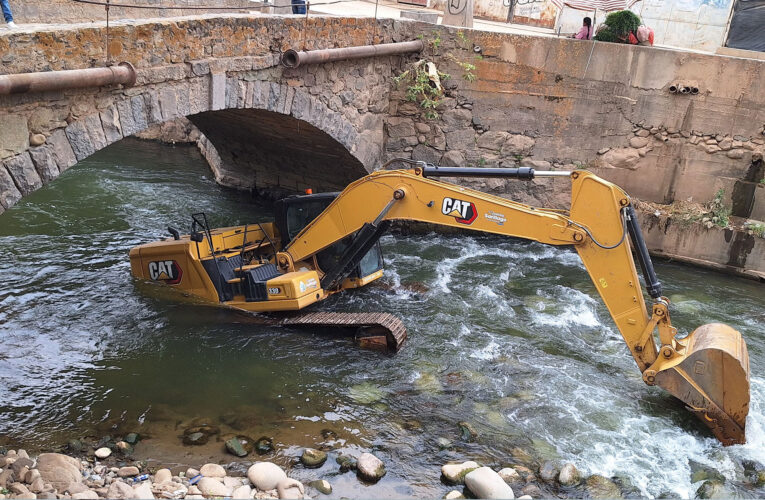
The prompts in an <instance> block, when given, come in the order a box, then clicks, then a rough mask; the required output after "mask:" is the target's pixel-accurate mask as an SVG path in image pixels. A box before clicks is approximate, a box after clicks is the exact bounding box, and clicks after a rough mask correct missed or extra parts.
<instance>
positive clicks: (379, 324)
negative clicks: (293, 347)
mask: <svg viewBox="0 0 765 500" xmlns="http://www.w3.org/2000/svg"><path fill="white" fill-rule="evenodd" d="M258 319H259V321H258V322H259V323H264V324H269V325H275V326H297V327H312V326H314V327H337V328H355V329H357V332H358V333H357V335H356V339H357V340H358V341H359V343H361V344H362V345H364V344H365V343H366V341H365V339H374V338H378V337H382V336H384V337H385V344H386V345H385V347H387V350H388V351H391V352H397V351H398V350H399V349H401V347H402V346H403V345H404V341H405V340H406V336H407V331H406V326H404V323H403V322H402V321H401V320H400V319H399V318H397V317H396V316H394V315H392V314H390V313H381V312H376V313H349V312H323V311H319V312H304V313H302V312H297V313H289V315H287V316H274V315H268V316H264V315H263V316H261V315H259V317H258ZM378 346H379V345H378Z"/></svg>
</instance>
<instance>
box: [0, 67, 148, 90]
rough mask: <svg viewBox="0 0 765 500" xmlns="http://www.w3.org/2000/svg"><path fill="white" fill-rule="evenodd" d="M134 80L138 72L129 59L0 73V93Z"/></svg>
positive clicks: (80, 86)
mask: <svg viewBox="0 0 765 500" xmlns="http://www.w3.org/2000/svg"><path fill="white" fill-rule="evenodd" d="M135 80H136V72H135V68H134V67H133V65H132V64H130V63H129V62H121V63H119V64H118V65H117V66H109V67H107V68H88V69H71V70H65V71H44V72H40V73H19V74H16V75H0V94H25V93H29V92H48V91H53V90H68V89H80V88H86V87H101V86H104V85H114V84H118V83H119V84H122V85H125V86H128V87H130V86H132V85H134V84H135Z"/></svg>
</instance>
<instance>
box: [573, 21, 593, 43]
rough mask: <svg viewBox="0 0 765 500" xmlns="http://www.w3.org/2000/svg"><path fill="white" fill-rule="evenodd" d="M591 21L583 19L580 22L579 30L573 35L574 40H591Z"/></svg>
mask: <svg viewBox="0 0 765 500" xmlns="http://www.w3.org/2000/svg"><path fill="white" fill-rule="evenodd" d="M592 31H593V30H592V19H590V18H589V17H585V18H584V21H583V22H582V27H581V28H579V32H578V33H577V34H576V35H574V38H576V39H578V40H592V35H593V33H592Z"/></svg>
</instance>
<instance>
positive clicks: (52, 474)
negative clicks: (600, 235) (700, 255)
mask: <svg viewBox="0 0 765 500" xmlns="http://www.w3.org/2000/svg"><path fill="white" fill-rule="evenodd" d="M460 427H461V429H462V432H463V434H464V436H463V438H464V439H471V437H473V433H475V431H474V430H473V429H472V427H470V426H469V424H466V423H461V424H460ZM203 430H204V429H203ZM208 430H209V429H208ZM328 432H329V434H328V433H325V436H328V437H331V435H330V434H331V431H328ZM198 433H202V432H199V431H198ZM202 434H203V433H202ZM188 436H189V434H186V433H184V439H185V438H187V437H188ZM265 439H266V438H262V439H261V440H258V441H257V442H255V443H253V442H248V441H247V440H246V439H244V438H235V440H236V441H237V443H238V444H237V445H235V446H232V444H231V442H230V441H226V442H225V445H223V446H225V448H226V450H227V451H228V452H229V453H230V454H231V455H236V456H237V457H233V456H232V457H230V458H231V459H232V460H234V461H229V462H228V463H223V464H222V465H221V464H218V463H204V464H201V465H196V464H197V463H198V460H197V459H195V457H194V454H193V452H192V453H187V454H185V455H184V456H183V457H177V460H176V461H175V462H173V463H172V464H162V463H159V462H156V461H147V460H136V459H135V458H134V457H133V454H134V452H135V451H136V450H138V449H139V448H148V450H150V449H151V439H150V438H148V439H146V440H144V439H142V438H141V436H140V435H139V434H137V433H130V434H128V435H126V436H124V439H123V438H121V437H117V438H114V439H112V438H110V437H108V436H106V437H104V438H102V439H101V440H99V441H98V442H90V443H86V442H85V441H84V440H72V441H70V442H69V443H68V445H67V446H66V447H64V448H65V450H66V453H55V452H54V453H41V454H39V455H38V456H36V457H35V456H32V457H30V455H29V454H28V453H27V452H26V450H23V449H19V450H6V449H4V448H0V500H4V499H30V500H31V499H59V498H60V499H70V498H71V499H75V500H85V499H92V500H97V499H98V498H110V499H120V500H123V499H124V500H127V499H148V498H166V499H202V498H223V497H225V498H233V499H268V498H274V499H277V498H278V499H282V500H287V499H299V498H322V497H326V498H336V497H338V496H340V497H344V496H343V495H342V494H340V495H338V494H337V493H338V492H337V491H335V490H334V489H333V484H335V485H338V484H339V485H342V479H345V480H348V477H351V478H354V477H355V479H351V480H355V481H357V482H358V483H359V484H360V485H363V487H364V495H363V496H364V497H377V498H381V497H384V496H386V495H385V493H381V491H383V492H384V489H383V490H379V489H376V488H375V485H376V483H377V482H378V481H380V480H381V479H382V478H383V477H384V476H385V475H386V469H385V464H384V462H383V461H381V460H380V459H379V458H377V457H376V456H375V455H374V454H372V453H369V452H362V453H359V454H357V455H356V456H354V455H349V454H344V453H338V452H336V450H335V449H333V448H332V446H330V445H327V444H324V445H321V448H322V449H315V448H305V449H301V451H300V456H299V457H298V456H295V457H293V459H292V460H291V461H290V463H289V464H288V465H287V466H285V467H284V468H282V467H280V466H279V465H277V464H275V463H273V462H270V461H267V458H268V455H269V454H272V453H273V452H274V448H273V443H272V442H271V441H270V440H268V443H263V441H264V440H265ZM325 441H326V440H325ZM442 445H443V446H445V447H449V446H451V443H442ZM62 451H63V450H62ZM145 452H146V450H144V453H145ZM254 452H256V453H257V454H255V453H254ZM149 453H150V451H149ZM250 453H252V454H253V455H255V457H251V458H256V459H257V461H255V462H253V461H250V460H242V458H244V457H242V456H240V455H243V454H244V455H245V456H246V455H249V454H250ZM412 458H413V459H416V458H415V457H412ZM184 461H187V462H188V463H189V464H194V465H188V464H183V463H182V462H184ZM325 463H326V464H328V465H329V470H328V468H327V467H323V466H324V464H325ZM507 463H509V464H512V465H507V466H505V467H502V468H499V469H498V470H495V469H494V468H492V467H487V466H482V465H481V464H480V463H477V462H475V461H472V460H468V461H464V462H458V461H455V462H450V463H447V464H444V465H443V466H442V467H441V469H440V471H439V470H438V469H437V468H434V469H433V470H432V471H431V472H432V473H433V475H439V476H440V481H441V484H442V488H441V490H442V491H441V496H442V497H443V498H446V499H459V498H514V497H515V498H519V499H531V498H549V497H558V498H581V497H587V498H595V499H607V498H634V497H640V493H639V491H638V489H637V488H635V486H633V485H631V484H630V482H629V480H628V479H626V478H624V477H614V478H606V477H603V476H601V475H597V474H595V475H591V476H589V477H586V476H583V475H582V473H581V472H580V471H579V470H578V469H577V468H576V466H575V465H574V464H572V463H568V462H566V463H561V462H559V461H546V462H544V463H541V464H539V463H536V462H534V460H533V459H532V457H531V456H530V455H528V453H526V452H525V451H524V450H521V449H519V448H515V449H513V450H511V452H510V454H509V456H508V460H507ZM523 464H525V465H523ZM532 467H533V469H532ZM744 467H745V468H746V469H747V476H746V477H747V480H746V481H745V482H744V483H741V484H726V480H725V477H724V476H723V475H722V474H721V473H720V472H719V471H717V470H715V469H712V468H709V467H705V466H703V465H702V464H695V469H694V470H693V471H692V474H693V481H694V482H699V483H700V486H699V487H698V489H697V490H696V494H695V497H696V498H724V497H729V496H732V495H737V496H742V495H743V496H757V491H758V488H761V487H762V486H764V485H765V467H763V465H762V464H758V463H755V462H751V463H747V464H744ZM319 468H321V471H319ZM495 468H496V467H495ZM285 469H286V470H285ZM341 488H342V486H341ZM759 491H761V490H759ZM672 497H675V495H673V494H672V493H671V492H665V494H663V495H660V496H659V498H672Z"/></svg>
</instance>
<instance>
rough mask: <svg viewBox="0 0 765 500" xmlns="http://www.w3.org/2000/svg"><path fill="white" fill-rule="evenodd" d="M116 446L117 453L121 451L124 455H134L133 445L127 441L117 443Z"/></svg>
mask: <svg viewBox="0 0 765 500" xmlns="http://www.w3.org/2000/svg"><path fill="white" fill-rule="evenodd" d="M114 446H115V447H116V448H117V451H119V452H120V453H122V454H123V455H132V454H133V445H132V444H130V443H128V442H127V441H117V444H115V445H114Z"/></svg>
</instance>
